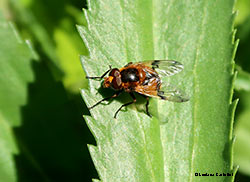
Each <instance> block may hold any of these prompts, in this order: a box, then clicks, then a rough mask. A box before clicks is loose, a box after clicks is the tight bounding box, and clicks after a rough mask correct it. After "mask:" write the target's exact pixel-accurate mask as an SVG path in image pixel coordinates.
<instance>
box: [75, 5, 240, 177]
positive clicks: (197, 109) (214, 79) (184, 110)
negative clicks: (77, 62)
mask: <svg viewBox="0 0 250 182" xmlns="http://www.w3.org/2000/svg"><path fill="white" fill-rule="evenodd" d="M233 6H234V2H233V1H229V0H219V1H216V2H215V1H209V0H206V1H194V0H190V1H170V0H164V1H163V0H151V1H140V0H135V1H132V0H131V1H123V0H119V1H112V0H105V1H104V0H100V1H94V0H89V2H88V7H89V10H85V11H84V13H85V17H86V19H87V21H88V26H87V27H83V26H78V30H79V32H80V35H81V36H82V38H83V40H84V42H85V44H86V45H87V47H88V50H89V52H90V57H85V56H82V58H81V60H82V64H83V67H84V70H85V71H86V74H87V75H88V76H100V75H101V74H102V73H104V72H105V71H106V70H108V65H112V66H113V67H118V68H120V67H122V66H124V65H125V64H126V63H128V62H130V61H133V62H135V61H143V60H151V59H171V60H177V61H179V62H181V63H183V64H184V67H185V68H184V70H183V71H182V72H181V73H180V74H178V75H176V76H173V77H171V78H163V81H164V82H167V83H170V84H171V85H175V86H176V88H178V89H181V90H183V91H184V92H186V93H187V94H188V95H189V96H190V101H189V102H186V103H181V104H180V103H171V102H166V101H162V100H156V99H151V100H150V112H151V113H152V114H153V117H152V118H149V117H148V116H147V115H146V114H145V106H144V104H145V101H143V99H142V98H141V97H140V96H138V95H137V97H138V98H140V99H138V100H139V103H138V104H134V105H131V106H129V107H127V108H126V109H123V110H122V111H121V112H120V113H119V115H118V119H114V118H113V115H114V112H115V111H116V110H117V109H118V108H119V107H120V106H121V104H124V103H127V102H129V101H130V100H131V99H130V98H129V97H128V94H127V93H125V94H123V95H121V96H120V97H119V98H118V99H114V100H113V101H112V102H104V104H100V105H98V106H97V107H95V108H94V109H93V110H91V116H84V118H85V120H86V121H87V124H88V126H89V128H90V130H91V131H92V133H93V135H94V136H95V139H96V141H97V146H93V145H90V146H89V149H90V153H91V156H92V159H93V161H94V164H95V166H96V169H97V171H98V173H99V177H100V179H101V180H102V181H157V182H158V181H232V180H233V178H234V177H225V176H224V177H223V176H218V177H215V176H213V177H202V176H201V177H198V176H195V173H213V174H216V173H227V172H229V173H233V172H235V171H233V166H232V165H233V164H232V144H233V139H232V123H233V115H234V110H235V106H236V102H234V103H232V102H231V100H232V90H233V86H232V82H233V79H234V71H233V66H234V63H233V58H234V55H235V50H236V45H237V44H234V31H233V21H234V14H233V13H232V12H233ZM100 87H101V83H100V82H98V81H94V80H90V81H89V89H83V90H82V95H83V98H84V100H85V102H86V103H87V105H88V106H91V105H93V104H94V103H96V102H97V101H99V100H101V99H102V98H103V97H106V96H107V95H112V91H110V90H108V89H101V88H100Z"/></svg>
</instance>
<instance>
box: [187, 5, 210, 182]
mask: <svg viewBox="0 0 250 182" xmlns="http://www.w3.org/2000/svg"><path fill="white" fill-rule="evenodd" d="M206 2H207V1H205V2H204V4H206ZM203 7H204V8H203V15H204V16H202V23H201V33H200V36H199V39H198V43H197V48H196V54H195V60H194V69H193V73H194V79H193V80H194V87H193V91H194V92H193V98H194V107H193V116H194V117H193V129H192V130H193V145H192V152H191V167H190V171H191V174H190V180H189V181H190V182H192V181H193V174H194V160H195V146H196V145H197V142H198V136H197V135H196V131H195V128H196V126H197V122H198V121H197V108H198V105H199V104H198V102H199V100H198V99H195V98H196V95H197V93H198V92H199V90H198V87H197V86H196V85H197V84H198V83H197V64H198V57H199V54H200V51H199V50H200V49H199V48H200V46H201V42H202V39H203V37H204V33H205V31H204V27H205V22H206V21H205V20H206V18H205V17H206V16H205V15H206V14H207V13H206V6H205V5H204V6H203Z"/></svg>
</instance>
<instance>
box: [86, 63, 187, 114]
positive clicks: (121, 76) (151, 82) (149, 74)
mask: <svg viewBox="0 0 250 182" xmlns="http://www.w3.org/2000/svg"><path fill="white" fill-rule="evenodd" d="M182 70H183V65H182V64H181V63H179V62H177V61H174V60H152V61H144V62H135V63H133V62H130V63H128V64H127V65H125V66H124V67H122V68H120V69H118V68H112V67H111V66H109V70H107V71H106V72H105V73H104V74H103V75H102V76H96V77H89V76H87V77H86V78H87V79H99V80H101V79H103V78H104V82H103V87H104V88H112V89H114V90H115V91H117V92H116V93H115V94H114V95H112V96H110V97H107V98H104V99H102V100H100V101H99V102H97V103H96V104H94V105H93V106H91V107H89V109H93V108H94V107H95V106H97V105H98V104H100V103H101V102H103V101H106V100H109V99H112V98H115V97H117V96H118V95H119V94H120V93H121V92H122V91H125V92H128V93H129V94H130V96H131V98H132V99H133V100H132V101H131V102H128V103H126V104H123V105H121V106H120V107H119V109H118V110H117V111H116V112H115V115H114V118H116V116H117V114H118V112H119V111H120V110H121V109H122V108H123V107H125V106H128V105H130V104H133V103H135V102H136V97H135V95H134V92H137V93H139V94H141V95H142V96H144V97H145V98H146V100H147V102H146V113H147V115H148V116H150V117H151V115H150V113H149V111H148V105H149V97H156V98H159V99H162V100H168V101H172V102H186V101H188V100H189V99H188V98H186V97H185V96H184V95H183V94H182V93H181V92H180V91H178V90H167V91H164V90H163V89H162V88H161V87H162V81H161V78H160V75H161V76H172V75H175V74H176V73H179V72H180V71H182ZM108 73H109V76H108V77H105V75H107V74H108Z"/></svg>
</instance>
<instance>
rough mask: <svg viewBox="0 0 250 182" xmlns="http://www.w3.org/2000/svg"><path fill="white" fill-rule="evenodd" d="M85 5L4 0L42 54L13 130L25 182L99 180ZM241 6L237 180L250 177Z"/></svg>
mask: <svg viewBox="0 0 250 182" xmlns="http://www.w3.org/2000/svg"><path fill="white" fill-rule="evenodd" d="M82 8H87V5H86V2H85V1H84V0H53V1H50V0H0V11H1V13H2V14H3V15H4V17H5V19H7V20H9V21H12V22H13V23H14V25H15V26H16V28H17V29H18V31H19V33H20V35H21V37H22V38H23V39H28V40H30V41H31V44H32V46H33V48H34V50H35V51H36V53H37V55H38V57H39V62H35V63H34V64H32V69H33V71H34V76H35V80H34V81H33V82H32V83H30V84H29V85H28V98H27V103H26V105H24V106H22V108H21V113H20V115H21V123H22V124H21V126H19V127H15V128H14V136H15V138H16V140H17V145H18V148H19V154H18V155H15V165H16V171H17V173H18V176H17V179H18V181H34V180H35V181H91V178H97V177H98V176H97V172H96V170H95V168H94V165H93V162H92V161H91V158H90V154H89V152H88V149H87V144H95V141H94V138H93V136H92V135H91V133H90V131H89V130H88V128H87V126H86V124H85V122H84V120H83V118H82V115H83V113H85V114H87V113H88V110H87V108H86V105H85V104H84V101H83V100H82V99H81V96H80V92H79V88H83V87H87V80H86V79H85V78H84V77H85V74H84V72H83V69H82V67H81V64H80V59H79V55H87V54H88V51H87V50H86V47H85V46H84V43H83V41H82V40H81V38H80V36H79V34H78V32H77V30H76V26H75V25H76V24H81V25H86V21H85V19H84V14H83V12H82ZM235 9H236V10H238V11H239V12H238V16H237V17H236V21H235V27H236V28H237V34H236V37H237V38H239V39H240V44H239V47H238V50H237V54H236V59H235V61H236V64H237V67H236V68H237V70H238V78H237V80H236V91H235V96H234V98H239V99H240V102H239V104H238V107H237V111H236V115H235V125H234V128H235V130H234V134H235V135H236V142H235V148H234V151H235V153H234V163H235V166H237V165H239V166H240V168H239V171H238V173H237V176H236V180H235V181H250V75H249V73H250V0H238V1H237V4H236V7H235ZM229 61H230V60H229ZM48 103H49V104H50V105H48ZM34 121H36V122H34ZM38 179H40V180H38Z"/></svg>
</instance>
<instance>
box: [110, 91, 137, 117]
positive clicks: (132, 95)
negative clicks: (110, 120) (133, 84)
mask: <svg viewBox="0 0 250 182" xmlns="http://www.w3.org/2000/svg"><path fill="white" fill-rule="evenodd" d="M129 95H130V96H131V97H132V99H133V101H131V102H128V103H126V104H123V105H121V107H120V108H119V109H118V110H117V111H116V112H115V115H114V118H115V119H116V116H117V114H118V113H119V111H120V110H121V109H122V108H123V107H125V106H128V105H130V104H133V103H135V102H136V98H135V96H134V94H133V93H132V92H130V93H129Z"/></svg>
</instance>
